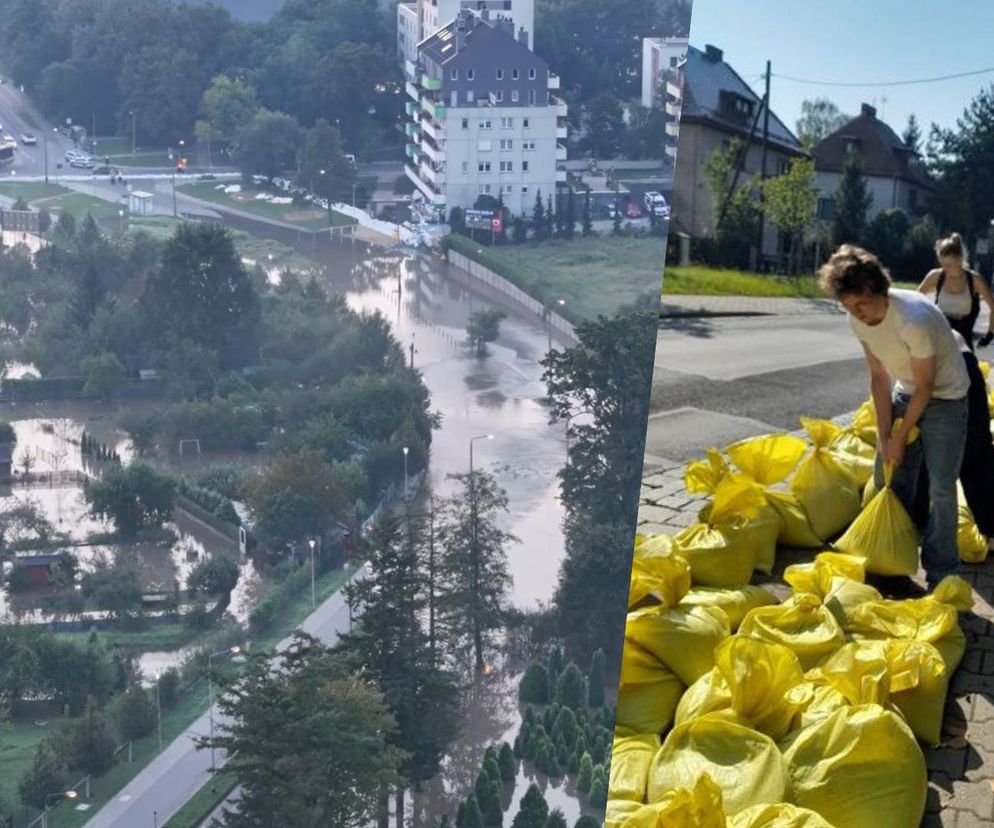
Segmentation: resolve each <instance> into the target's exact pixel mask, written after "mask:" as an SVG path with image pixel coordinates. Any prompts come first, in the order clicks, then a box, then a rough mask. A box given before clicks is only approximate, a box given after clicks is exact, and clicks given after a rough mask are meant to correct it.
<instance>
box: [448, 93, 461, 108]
mask: <svg viewBox="0 0 994 828" xmlns="http://www.w3.org/2000/svg"><path fill="white" fill-rule="evenodd" d="M449 106H459V93H458V92H456V90H455V89H453V90H452V91H451V92H450V93H449Z"/></svg>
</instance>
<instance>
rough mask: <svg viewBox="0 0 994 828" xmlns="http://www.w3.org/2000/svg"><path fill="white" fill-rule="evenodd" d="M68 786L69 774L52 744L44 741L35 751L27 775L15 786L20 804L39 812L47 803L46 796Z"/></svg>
mask: <svg viewBox="0 0 994 828" xmlns="http://www.w3.org/2000/svg"><path fill="white" fill-rule="evenodd" d="M68 784H69V773H68V771H67V769H66V766H65V763H64V762H63V761H62V759H61V758H60V757H59V756H58V754H57V752H56V751H55V750H54V748H53V746H52V744H51V743H50V742H49V741H48V740H46V741H44V742H40V743H39V744H38V747H37V748H36V749H35V755H34V759H33V761H32V763H31V767H30V768H28V771H27V773H25V774H24V776H22V777H21V781H20V783H19V784H18V786H17V792H18V795H19V796H20V798H21V802H23V803H24V804H25V805H29V806H30V807H32V808H37V809H38V810H41V809H43V808H44V807H45V805H46V804H47V802H48V794H50V793H52V792H53V791H63V790H65V788H66V786H67V785H68Z"/></svg>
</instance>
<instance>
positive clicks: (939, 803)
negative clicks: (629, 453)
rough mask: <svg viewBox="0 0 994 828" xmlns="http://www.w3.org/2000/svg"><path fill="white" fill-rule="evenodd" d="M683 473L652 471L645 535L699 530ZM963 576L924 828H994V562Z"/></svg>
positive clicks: (664, 466)
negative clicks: (967, 587) (969, 587)
mask: <svg viewBox="0 0 994 828" xmlns="http://www.w3.org/2000/svg"><path fill="white" fill-rule="evenodd" d="M842 419H844V418H840V419H839V420H838V421H840V422H841V420H842ZM683 469H684V467H683V464H676V463H673V462H670V461H666V460H658V461H657V462H655V463H654V464H653V465H652V466H651V467H648V466H647V468H646V474H645V476H644V477H643V479H642V489H641V496H640V507H639V516H638V531H639V532H640V533H642V534H660V533H665V534H675V533H676V532H679V531H680V530H681V529H683V528H684V527H685V526H690V525H692V524H694V523H696V522H697V512H698V510H699V509H700V508H701V506H702V505H703V504H704V502H705V500H706V499H707V498H705V497H702V496H696V495H690V494H688V493H687V491H686V489H685V487H684V483H683ZM813 556H814V551H803V552H802V551H794V550H782V553H781V554H778V556H777V557H778V560H777V568H776V570H775V571H774V574H773V579H774V582H775V583H776V579H777V578H778V577H779V575H780V573H782V572H783V569H784V568H785V567H786V566H789V565H790V564H792V563H797V562H800V561H806V560H811V558H812V557H813ZM960 574H961V575H962V576H963V577H964V578H965V579H966V580H967V581H969V582H970V583H971V584H973V588H974V610H973V612H972V613H964V614H962V615H960V624H961V625H962V627H963V629H964V631H965V632H966V636H967V650H966V655H965V656H964V658H963V662H962V664H960V666H959V668H958V669H957V671H956V673H955V674H954V676H953V680H952V682H951V683H950V687H949V697H948V700H947V705H946V716H945V725H944V736H943V743H942V745H941V746H940V747H938V748H926V749H925V760H926V764H927V766H928V772H929V792H928V801H927V804H926V815H925V819H924V821H923V822H922V828H939V826H943V828H973V827H974V826H994V609H992V607H991V603H992V602H994V556H992V558H990V559H988V561H987V562H986V563H984V564H980V565H974V566H969V565H964V567H963V570H962V571H961V573H960ZM919 575H920V576H921V573H919ZM920 580H922V583H924V581H923V579H921V577H920ZM779 584H782V581H779ZM771 591H774V592H777V593H778V595H779V596H780V597H781V598H782V597H785V596H786V594H788V589H787V588H786V587H785V586H784V587H782V588H774V589H773V590H771ZM880 828H885V826H884V825H883V824H881V826H880ZM886 828H904V826H889V825H888V826H886Z"/></svg>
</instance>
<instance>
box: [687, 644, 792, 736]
mask: <svg viewBox="0 0 994 828" xmlns="http://www.w3.org/2000/svg"><path fill="white" fill-rule="evenodd" d="M715 662H716V664H715V668H714V670H712V671H711V672H710V673H708V674H707V675H705V676H702V677H701V678H700V679H698V681H697V682H695V683H694V684H693V685H692V686H691V687H690V688H689V689H688V690H687V692H686V693H685V694H684V697H683V698H682V699H681V700H680V704H679V705H677V716H676V720H675V721H676V724H677V725H678V726H679V725H681V724H683V723H684V722H686V721H690V720H691V719H693V718H696V717H697V716H702V715H706V714H707V713H712V712H717V711H720V710H723V709H730V710H732V711H733V712H734V713H735V715H736V717H737V720H738V721H740V722H741V723H743V724H747V725H749V726H750V727H752V728H753V729H755V730H758V731H759V732H760V733H765V734H766V735H767V736H769V737H770V738H772V739H773V740H774V741H776V740H778V739H780V738H782V737H783V736H784V735H786V733H787V731H788V730H789V729H790V726H791V721H792V720H793V718H794V714H795V713H796V712H797V710H798V708H799V706H800V705H799V704H796V703H793V702H791V701H788V700H787V699H786V698H785V697H786V694H787V693H788V692H789V691H790V690H791V689H792V688H794V687H795V686H796V685H798V684H800V683H801V682H802V681H803V680H804V674H803V673H802V672H801V665H800V664H799V663H798V661H797V656H795V655H794V654H793V653H792V652H791V651H790V650H788V649H787V648H786V647H782V646H780V645H779V644H769V643H767V642H765V641H759V640H758V639H754V638H743V637H742V636H738V635H736V636H732V637H731V638H726V639H725V640H724V641H722V642H721V644H719V645H718V648H717V649H716V650H715Z"/></svg>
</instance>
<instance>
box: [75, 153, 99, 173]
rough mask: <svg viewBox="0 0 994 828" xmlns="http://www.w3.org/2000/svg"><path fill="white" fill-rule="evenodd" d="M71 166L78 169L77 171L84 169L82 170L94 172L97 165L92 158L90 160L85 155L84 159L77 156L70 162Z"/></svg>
mask: <svg viewBox="0 0 994 828" xmlns="http://www.w3.org/2000/svg"><path fill="white" fill-rule="evenodd" d="M69 166H70V167H76V168H77V169H82V170H92V169H93V168H94V167H95V166H97V165H96V164H94V163H93V159H92V158H88V157H87V156H85V155H84V156H82V157H80V156H77V157H75V158H73V159H72V160H71V161H70V162H69Z"/></svg>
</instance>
